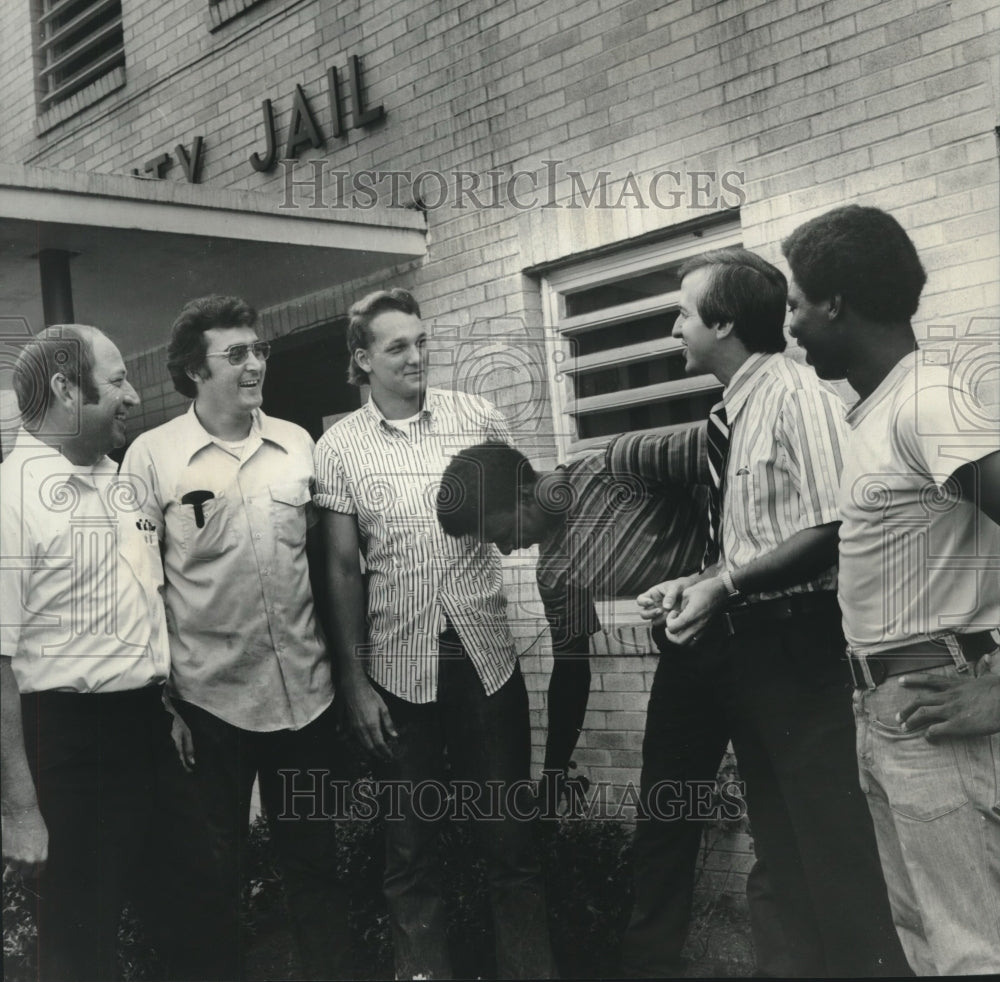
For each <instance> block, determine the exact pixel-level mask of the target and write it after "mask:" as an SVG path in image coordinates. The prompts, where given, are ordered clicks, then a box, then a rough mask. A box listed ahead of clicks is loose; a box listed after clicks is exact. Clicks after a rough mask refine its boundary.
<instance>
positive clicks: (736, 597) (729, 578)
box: [719, 567, 743, 603]
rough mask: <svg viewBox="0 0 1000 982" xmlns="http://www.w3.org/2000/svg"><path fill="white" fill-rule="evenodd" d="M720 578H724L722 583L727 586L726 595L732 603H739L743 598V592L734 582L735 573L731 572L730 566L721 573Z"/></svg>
mask: <svg viewBox="0 0 1000 982" xmlns="http://www.w3.org/2000/svg"><path fill="white" fill-rule="evenodd" d="M719 579H720V580H722V585H723V586H724V587H725V588H726V596H727V597H728V598H729V602H730V603H737V602H739V601H741V600H742V599H743V594H741V593H740V591H739V588H738V587H737V586H736V584H735V583H734V582H733V574H732V573H730V572H729V569H728V567H727V568H726V569H724V570H723V571H722V572H721V573H720V574H719Z"/></svg>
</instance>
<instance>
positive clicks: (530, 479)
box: [437, 442, 538, 538]
mask: <svg viewBox="0 0 1000 982" xmlns="http://www.w3.org/2000/svg"><path fill="white" fill-rule="evenodd" d="M537 482H538V475H537V474H536V473H535V470H534V468H533V467H532V466H531V464H530V463H529V461H528V458H527V457H525V456H524V454H523V453H521V452H520V451H519V450H515V449H514V448H513V447H510V446H508V445H507V444H506V443H499V442H495V443H477V444H476V445H475V446H474V447H467V448H466V449H465V450H462V451H460V452H459V453H457V454H455V456H454V457H452V458H451V460H450V461H449V463H448V466H447V467H446V468H445V471H444V475H443V476H442V478H441V487H440V489H439V490H438V496H437V516H438V521H439V522H440V523H441V528H442V529H444V531H445V533H446V534H447V535H452V536H455V537H456V538H459V537H461V536H463V535H477V536H478V535H479V534H480V532H481V530H482V527H483V521H484V519H485V517H486V516H487V515H495V514H504V513H511V512H514V513H516V511H517V506H518V502H519V501H520V497H521V494H522V491H523V489H526V488H533V487H534V486H535V484H536V483H537Z"/></svg>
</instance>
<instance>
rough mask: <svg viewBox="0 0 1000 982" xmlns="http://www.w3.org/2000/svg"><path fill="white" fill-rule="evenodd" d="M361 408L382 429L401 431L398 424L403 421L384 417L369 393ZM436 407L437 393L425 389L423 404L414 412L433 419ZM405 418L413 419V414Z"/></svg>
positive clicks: (418, 416) (420, 417) (419, 417)
mask: <svg viewBox="0 0 1000 982" xmlns="http://www.w3.org/2000/svg"><path fill="white" fill-rule="evenodd" d="M361 408H362V410H363V411H364V412H365V413H367V414H368V415H369V416H370V417H371V418H372V420H373V421H374V422H375V423H377V424H378V425H379V426H381V427H382V428H383V429H384V430H388V431H390V432H395V433H401V432H402V430H401V429H400V426H399V424H400V423H402V422H403V420H401V419H386V417H385V414H384V413H383V412H382V410H381V409H379V408H378V406H377V405H376V404H375V400H374V399H373V398H372V397H371V393H370V392H369V394H368V399H367V401H366V402H365V404H364V405H363V406H362V407H361ZM437 408H438V397H437V393H436V392H435V391H434V390H433V389H430V388H428V389H426V390H425V392H424V404H423V406H422V407H421V408H420V411H419V412H418V413H416V416H417V418H418V419H421V420H424V419H427V420H433V419H434V411H435V410H436V409H437ZM406 419H413V416H407V417H406Z"/></svg>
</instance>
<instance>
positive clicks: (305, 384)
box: [264, 318, 361, 440]
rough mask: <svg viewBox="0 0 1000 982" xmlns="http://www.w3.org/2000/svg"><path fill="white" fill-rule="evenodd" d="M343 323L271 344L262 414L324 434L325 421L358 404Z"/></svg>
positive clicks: (313, 434) (355, 407) (289, 335)
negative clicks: (349, 375)
mask: <svg viewBox="0 0 1000 982" xmlns="http://www.w3.org/2000/svg"><path fill="white" fill-rule="evenodd" d="M346 330H347V318H343V319H340V320H336V321H334V322H333V323H331V324H324V325H322V326H321V327H314V328H310V329H309V330H307V331H297V332H295V333H294V334H286V335H285V336H284V337H281V338H277V339H275V341H274V342H273V344H272V349H271V357H270V359H269V360H268V363H267V379H266V381H265V382H264V412H266V413H267V414H268V415H269V416H276V417H278V418H279V419H289V420H291V421H292V422H293V423H298V424H299V426H302V427H304V428H305V429H307V430H308V431H309V433H310V435H311V436H312V438H313V439H314V440H318V439H319V438H320V436H322V434H323V420H324V418H325V417H329V416H332V415H337V414H340V413H349V412H352V411H353V410H355V409H357V408H358V406H360V405H361V394H360V390H359V389H358V388H357V387H356V386H353V385H350V384H349V383H348V381H347V348H346V342H345V338H346Z"/></svg>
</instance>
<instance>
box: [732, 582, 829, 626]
mask: <svg viewBox="0 0 1000 982" xmlns="http://www.w3.org/2000/svg"><path fill="white" fill-rule="evenodd" d="M815 614H833V615H836V616H837V617H839V616H840V608H839V607H838V606H837V595H836V594H835V593H834V592H833V591H832V590H821V591H819V592H817V593H795V594H792V595H791V596H788V597H776V598H775V599H774V600H760V601H758V602H757V603H752V604H743V605H742V606H739V607H730V608H729V610H727V611H726V612H725V613H724V614H723V615H722V620H723V622H724V624H725V627H726V630H727V632H728V633H729V634H741V633H743V632H745V631H753V630H757V629H760V628H766V627H768V626H769V625H771V624H774V623H775V622H776V621H790V620H793V619H794V618H796V617H804V616H807V615H815Z"/></svg>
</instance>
